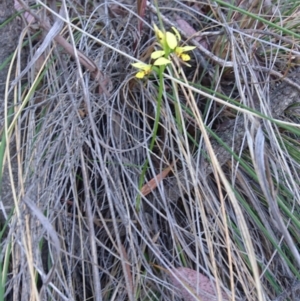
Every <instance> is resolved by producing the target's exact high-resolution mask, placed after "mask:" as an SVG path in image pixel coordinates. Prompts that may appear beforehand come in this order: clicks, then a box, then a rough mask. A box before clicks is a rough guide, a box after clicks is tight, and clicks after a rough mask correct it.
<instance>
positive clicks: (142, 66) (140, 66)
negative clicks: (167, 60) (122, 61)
mask: <svg viewBox="0 0 300 301" xmlns="http://www.w3.org/2000/svg"><path fill="white" fill-rule="evenodd" d="M131 66H133V67H135V68H137V69H141V70H150V69H151V65H147V64H144V63H140V62H138V63H133V64H131Z"/></svg>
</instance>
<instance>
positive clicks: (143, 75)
mask: <svg viewBox="0 0 300 301" xmlns="http://www.w3.org/2000/svg"><path fill="white" fill-rule="evenodd" d="M145 75H146V73H145V72H144V71H140V72H138V73H137V74H136V75H135V77H137V78H144V77H145Z"/></svg>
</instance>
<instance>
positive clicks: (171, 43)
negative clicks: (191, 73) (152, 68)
mask: <svg viewBox="0 0 300 301" xmlns="http://www.w3.org/2000/svg"><path fill="white" fill-rule="evenodd" d="M172 30H173V31H174V33H172V32H169V31H167V32H166V33H163V32H162V31H161V30H160V29H159V28H158V27H157V26H156V25H155V24H154V31H155V34H156V37H157V39H158V41H159V43H160V44H161V46H162V47H163V48H164V45H167V46H168V47H169V48H170V49H171V51H172V52H175V54H176V55H177V56H178V57H179V58H181V59H182V60H183V61H184V62H186V61H189V60H190V59H191V57H190V56H189V55H188V54H187V53H186V52H187V51H191V50H193V49H195V48H196V47H195V46H184V47H179V46H178V43H179V42H180V40H181V36H180V33H179V31H178V30H177V29H176V28H175V27H172ZM165 53H166V51H165V50H158V51H154V52H153V53H152V54H151V58H152V59H157V58H159V57H162V56H164V55H165Z"/></svg>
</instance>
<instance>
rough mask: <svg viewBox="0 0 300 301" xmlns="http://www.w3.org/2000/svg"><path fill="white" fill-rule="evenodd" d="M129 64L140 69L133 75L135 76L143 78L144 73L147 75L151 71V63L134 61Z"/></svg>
mask: <svg viewBox="0 0 300 301" xmlns="http://www.w3.org/2000/svg"><path fill="white" fill-rule="evenodd" d="M131 65H132V66H133V67H135V68H137V69H140V71H139V72H138V73H137V74H136V75H135V77H137V78H144V77H145V76H146V75H149V74H150V73H151V71H152V65H148V64H144V63H134V64H131Z"/></svg>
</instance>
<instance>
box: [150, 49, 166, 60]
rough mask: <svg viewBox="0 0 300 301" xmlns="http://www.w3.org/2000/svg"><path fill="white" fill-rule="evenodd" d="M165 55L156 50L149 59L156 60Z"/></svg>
mask: <svg viewBox="0 0 300 301" xmlns="http://www.w3.org/2000/svg"><path fill="white" fill-rule="evenodd" d="M164 54H165V51H164V50H157V51H154V52H152V53H151V58H152V59H154V60H155V59H158V58H159V57H161V56H163V55H164Z"/></svg>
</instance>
